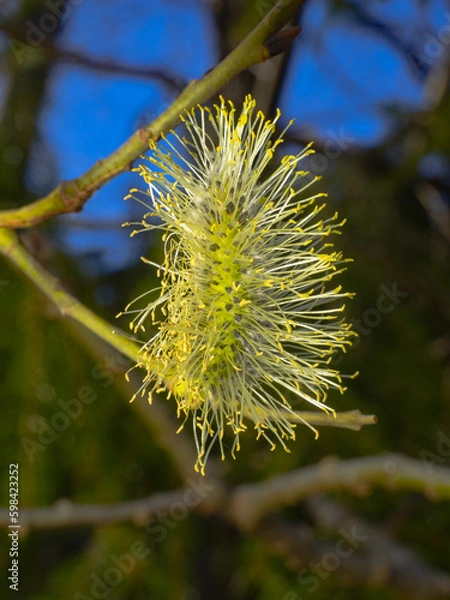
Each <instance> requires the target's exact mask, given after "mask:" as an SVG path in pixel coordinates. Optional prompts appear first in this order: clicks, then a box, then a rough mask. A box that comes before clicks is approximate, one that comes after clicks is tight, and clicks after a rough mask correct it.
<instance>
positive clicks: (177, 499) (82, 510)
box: [0, 490, 200, 535]
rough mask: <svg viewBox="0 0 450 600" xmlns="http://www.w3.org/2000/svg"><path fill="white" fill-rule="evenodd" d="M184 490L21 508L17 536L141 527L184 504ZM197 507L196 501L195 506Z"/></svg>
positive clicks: (2, 519)
mask: <svg viewBox="0 0 450 600" xmlns="http://www.w3.org/2000/svg"><path fill="white" fill-rule="evenodd" d="M185 495H186V490H177V491H174V492H165V493H158V494H153V495H152V496H148V497H147V498H140V499H139V500H131V501H128V502H118V503H117V504H104V505H102V504H78V505H77V504H74V503H73V502H71V501H70V500H67V499H61V500H59V501H58V502H56V503H55V504H54V505H53V506H46V507H43V508H21V509H20V512H19V520H20V529H21V535H23V534H26V533H28V531H30V530H31V529H34V530H36V529H55V528H58V529H62V528H67V527H86V526H102V525H111V524H113V523H124V522H132V523H135V524H136V525H143V524H144V523H146V521H148V519H149V518H150V517H151V516H152V515H155V514H157V513H158V512H161V511H167V510H168V509H170V508H171V507H173V506H174V505H175V504H179V503H182V504H183V506H186V512H187V510H188V508H189V506H188V505H187V502H186V498H185ZM196 505H200V501H199V502H198V503H197V504H196ZM9 524H10V518H9V513H8V510H7V509H1V510H0V526H3V527H5V526H8V525H9Z"/></svg>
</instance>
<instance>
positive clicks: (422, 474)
mask: <svg viewBox="0 0 450 600" xmlns="http://www.w3.org/2000/svg"><path fill="white" fill-rule="evenodd" d="M374 486H380V487H385V488H388V489H389V490H401V489H407V490H415V491H419V492H422V493H424V494H425V495H427V496H429V497H430V498H432V499H441V500H444V499H450V469H448V468H445V467H442V466H433V467H431V466H430V465H428V464H425V463H423V462H420V461H417V460H414V459H411V458H407V457H405V456H401V455H397V454H384V455H381V456H370V457H365V458H355V459H352V460H341V459H338V458H332V457H328V458H326V459H324V460H323V461H321V462H320V463H319V464H318V465H313V466H310V467H305V468H303V469H298V470H296V471H291V472H289V473H286V474H284V475H279V476H277V477H273V478H272V479H269V480H268V481H265V482H263V483H255V484H244V485H241V486H239V487H238V488H237V489H236V491H235V492H234V494H233V497H232V499H231V502H230V505H229V514H230V517H231V518H232V519H233V520H234V521H235V522H236V523H237V524H238V525H239V526H240V527H242V528H244V529H252V528H254V527H255V526H256V524H257V523H258V522H259V521H260V520H261V519H262V518H263V517H264V516H265V515H267V514H268V513H270V512H272V511H274V510H277V509H279V508H281V507H283V506H289V505H292V504H295V503H296V502H298V501H299V500H302V499H304V498H307V497H308V496H311V495H312V494H318V493H321V492H328V491H331V490H349V491H350V492H353V493H367V492H368V491H369V490H370V489H371V488H372V487H374Z"/></svg>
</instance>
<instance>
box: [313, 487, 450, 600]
mask: <svg viewBox="0 0 450 600" xmlns="http://www.w3.org/2000/svg"><path fill="white" fill-rule="evenodd" d="M307 505H308V508H309V510H310V512H311V513H312V514H313V515H314V518H315V520H316V521H318V522H319V527H320V528H321V529H323V528H325V529H327V530H330V529H331V530H333V531H334V532H335V533H337V534H339V535H341V536H342V533H343V532H344V531H345V532H352V531H353V532H354V533H356V535H357V537H358V539H359V543H358V546H359V545H361V550H363V551H364V552H365V553H367V554H369V557H368V559H369V560H368V561H367V562H369V563H370V562H372V564H374V565H376V567H377V568H376V569H372V573H367V572H366V573H361V576H362V577H361V579H366V581H368V582H369V583H370V582H371V580H372V582H373V584H375V585H376V586H377V587H380V586H383V587H389V588H391V587H395V588H399V589H402V590H403V591H405V592H407V593H409V594H413V597H415V595H416V594H417V595H418V597H421V598H423V597H425V598H434V597H436V598H439V597H442V594H443V593H444V592H446V593H447V594H448V593H449V592H450V576H449V575H448V574H446V573H441V572H437V571H435V570H434V569H432V568H430V567H429V566H428V565H427V564H426V563H425V562H424V561H423V560H422V558H421V557H420V556H418V555H417V554H415V552H413V551H412V550H411V549H410V548H408V547H406V546H404V545H403V544H401V543H399V542H398V541H396V540H395V539H392V538H391V537H390V536H389V535H387V534H386V533H384V532H383V529H382V528H381V527H380V526H377V527H374V526H373V525H370V524H369V523H367V522H366V521H364V519H362V518H360V517H358V516H356V515H355V514H353V512H352V511H351V510H350V509H348V508H346V507H344V506H342V505H340V504H338V503H336V502H333V501H332V500H330V499H329V498H327V497H325V496H313V497H312V498H310V499H309V500H307ZM363 538H365V539H363ZM358 552H359V550H358ZM426 594H430V596H427V595H426ZM445 597H447V596H445Z"/></svg>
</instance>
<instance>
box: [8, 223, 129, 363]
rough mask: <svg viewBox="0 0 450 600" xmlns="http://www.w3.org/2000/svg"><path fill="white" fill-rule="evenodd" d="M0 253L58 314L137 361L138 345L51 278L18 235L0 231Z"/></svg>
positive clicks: (10, 231)
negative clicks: (29, 280)
mask: <svg viewBox="0 0 450 600" xmlns="http://www.w3.org/2000/svg"><path fill="white" fill-rule="evenodd" d="M0 253H2V254H4V256H6V257H7V258H8V259H9V260H10V261H11V262H12V263H13V264H14V265H15V266H16V267H18V268H19V269H20V270H21V271H22V272H23V273H24V274H25V275H26V276H27V277H28V278H29V279H31V281H32V282H33V283H34V284H35V285H36V286H37V287H38V288H39V289H40V290H41V291H42V292H43V293H44V294H45V295H46V296H47V298H49V299H50V300H51V301H52V302H53V303H54V304H55V305H56V306H57V308H58V310H59V311H60V313H61V315H62V316H64V317H66V316H68V317H71V318H72V319H74V320H75V321H78V323H81V324H82V325H84V326H85V327H87V328H88V329H90V330H91V331H93V332H94V333H95V334H96V335H97V336H98V337H100V338H101V339H102V340H105V341H106V342H107V343H108V344H109V345H110V346H112V347H113V348H116V349H117V350H119V352H121V353H122V354H124V355H125V356H128V358H130V359H131V360H132V361H133V362H134V363H136V362H137V355H138V352H139V345H138V344H137V343H135V342H133V341H132V340H130V339H129V338H128V337H126V335H125V334H120V332H119V331H117V333H115V332H114V329H113V327H112V326H111V325H110V324H109V323H108V322H107V321H104V320H103V319H102V318H101V317H99V316H97V315H96V314H95V313H94V312H92V311H91V310H89V308H87V307H86V306H84V305H83V304H82V303H81V302H79V301H78V300H77V299H76V298H74V297H73V296H72V295H71V294H69V293H68V292H67V291H66V290H65V289H64V288H63V287H62V285H61V283H60V282H59V280H58V279H56V278H55V277H53V276H52V275H50V273H48V272H47V271H46V270H45V269H44V268H43V267H42V266H41V265H40V264H39V263H38V262H37V260H36V259H35V258H34V257H33V256H32V255H31V254H30V253H29V252H28V251H27V250H26V249H25V248H24V247H23V246H22V244H21V243H20V241H19V238H18V236H17V234H16V233H15V232H14V231H12V230H10V229H5V228H0Z"/></svg>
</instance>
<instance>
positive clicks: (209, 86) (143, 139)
mask: <svg viewBox="0 0 450 600" xmlns="http://www.w3.org/2000/svg"><path fill="white" fill-rule="evenodd" d="M305 2H306V0H279V1H278V2H277V4H276V5H275V6H274V7H273V8H272V10H271V11H270V12H269V13H268V14H267V15H266V17H264V19H263V20H262V21H261V22H260V23H259V25H258V26H257V27H255V29H254V30H253V31H252V32H251V33H250V34H249V35H248V36H247V37H246V38H245V39H244V40H243V41H242V42H241V43H240V44H239V45H238V46H237V48H236V49H235V50H233V52H231V53H230V54H229V55H228V56H227V57H226V58H225V59H224V60H223V61H222V62H221V63H220V64H219V65H217V67H215V68H214V69H212V70H211V71H209V72H208V73H207V74H206V75H204V76H203V77H202V79H200V80H198V81H195V82H192V83H191V84H190V85H188V86H187V87H186V88H185V89H184V91H183V92H182V93H181V94H180V95H179V96H178V98H177V99H176V100H175V101H174V102H173V103H172V104H171V106H170V107H169V108H168V109H167V110H166V111H164V112H163V113H162V114H161V115H160V116H159V117H157V118H156V119H155V120H154V121H152V123H150V124H149V125H147V126H145V127H142V128H140V129H139V130H138V131H136V132H135V133H134V134H133V135H132V136H131V137H130V138H129V139H128V140H127V141H126V142H125V143H124V144H123V145H122V146H120V147H119V148H118V149H117V150H116V151H115V152H113V153H112V154H111V155H110V156H109V157H108V158H106V159H104V160H100V161H97V162H96V163H95V164H94V166H93V167H91V168H90V169H89V170H88V171H87V172H86V173H85V174H84V175H82V176H81V177H78V178H76V179H72V180H70V181H66V182H62V183H61V184H60V185H59V186H58V187H56V188H55V189H54V190H53V191H52V192H50V194H48V195H47V196H45V197H44V198H41V199H40V200H37V201H36V202H32V203H31V204H28V205H26V206H22V207H20V208H18V209H9V210H5V211H2V212H1V213H0V226H3V227H11V228H14V227H19V228H20V227H31V226H33V225H36V224H37V223H41V222H42V221H45V220H47V219H49V218H51V217H54V216H56V215H60V214H63V213H69V212H77V211H80V210H81V209H82V208H83V206H84V204H85V203H86V202H87V200H88V199H89V198H90V197H91V196H92V194H93V193H94V192H95V191H96V190H98V189H99V188H100V187H101V186H102V185H104V184H105V183H107V182H108V181H110V180H111V179H113V178H114V177H115V176H117V175H119V174H120V173H123V172H124V171H126V170H128V169H129V168H130V166H131V163H132V162H133V161H134V160H136V158H138V157H139V156H140V155H141V154H143V153H144V152H146V151H147V149H148V142H149V139H154V140H156V139H158V138H159V137H160V136H161V134H162V133H164V132H166V131H168V130H169V129H171V128H172V127H174V126H175V125H176V124H177V123H178V122H179V117H180V114H182V113H183V112H184V111H185V110H187V109H189V108H191V107H192V106H195V105H196V104H198V103H200V102H202V101H204V100H206V99H207V98H209V97H210V96H212V95H213V94H214V93H215V92H217V91H218V90H220V88H221V87H222V86H223V85H224V84H225V83H226V82H227V81H229V80H230V79H232V78H233V77H235V76H236V75H237V74H238V73H240V72H241V71H243V70H244V69H247V68H248V67H250V66H252V65H254V64H256V63H259V62H263V61H264V60H266V59H268V58H269V57H270V51H269V50H268V49H267V48H266V46H265V45H264V42H265V40H267V38H269V37H270V36H271V35H273V34H274V33H276V32H277V31H278V30H279V29H280V28H281V27H283V25H284V24H285V23H286V22H287V21H288V20H289V18H290V17H291V15H292V14H293V12H294V11H295V10H296V9H298V8H299V7H300V6H301V5H302V4H304V3H305Z"/></svg>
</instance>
